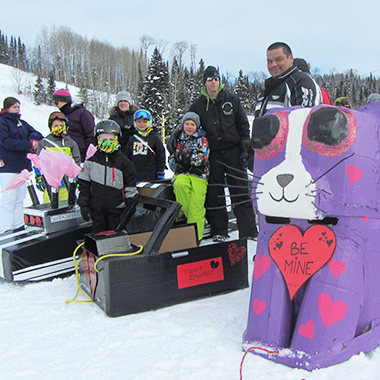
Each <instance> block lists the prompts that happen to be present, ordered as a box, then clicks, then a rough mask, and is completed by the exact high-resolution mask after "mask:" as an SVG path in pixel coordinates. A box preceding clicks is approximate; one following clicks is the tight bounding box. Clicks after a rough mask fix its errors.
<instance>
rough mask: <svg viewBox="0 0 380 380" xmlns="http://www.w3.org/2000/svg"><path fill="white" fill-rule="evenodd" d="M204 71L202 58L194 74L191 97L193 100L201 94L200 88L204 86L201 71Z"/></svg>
mask: <svg viewBox="0 0 380 380" xmlns="http://www.w3.org/2000/svg"><path fill="white" fill-rule="evenodd" d="M204 71H205V64H204V62H203V59H201V60H200V61H199V66H198V70H197V72H196V73H195V75H194V91H193V96H192V99H193V101H194V100H195V99H196V98H198V97H199V96H200V95H201V89H202V87H203V86H204V83H203V72H204Z"/></svg>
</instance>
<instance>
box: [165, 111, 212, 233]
mask: <svg viewBox="0 0 380 380" xmlns="http://www.w3.org/2000/svg"><path fill="white" fill-rule="evenodd" d="M181 127H182V128H181V129H180V130H179V133H177V132H176V135H177V136H178V137H177V139H176V143H175V144H173V145H175V146H176V148H175V151H174V152H173V153H172V154H171V155H170V157H169V167H170V169H171V170H173V172H174V176H173V191H174V194H175V197H176V201H177V202H178V203H181V205H182V208H181V213H182V214H184V215H185V217H186V218H187V222H188V223H197V231H198V239H199V240H201V239H202V238H203V230H204V226H205V219H206V218H205V215H206V209H205V206H204V204H205V200H206V192H207V184H208V177H209V170H210V169H209V166H210V164H209V162H208V157H209V146H208V141H207V138H206V132H205V131H204V130H203V129H202V128H200V119H199V116H198V114H196V113H195V112H187V113H186V114H185V116H184V117H183V118H182V121H181Z"/></svg>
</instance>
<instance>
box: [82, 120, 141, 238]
mask: <svg viewBox="0 0 380 380" xmlns="http://www.w3.org/2000/svg"><path fill="white" fill-rule="evenodd" d="M119 137H120V127H119V125H118V124H117V123H116V122H115V121H113V120H102V121H100V122H99V123H97V124H96V126H95V139H96V142H97V151H96V152H95V154H94V155H93V156H91V157H90V158H88V159H87V160H86V161H85V163H84V166H83V169H82V171H81V172H80V173H79V176H78V184H79V197H78V205H79V206H80V208H81V214H82V217H83V219H84V220H87V221H88V220H90V218H91V219H92V223H93V225H92V232H93V233H99V232H102V231H108V230H112V229H113V228H115V225H116V224H117V222H118V220H119V217H120V215H121V213H122V211H123V210H124V208H125V207H126V206H128V204H129V203H130V202H131V200H132V198H133V197H134V196H135V195H137V189H136V171H135V168H134V166H133V164H132V162H131V161H130V160H129V159H128V158H127V157H125V156H124V154H123V153H122V152H121V151H120V150H119V146H120V145H119Z"/></svg>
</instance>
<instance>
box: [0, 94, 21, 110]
mask: <svg viewBox="0 0 380 380" xmlns="http://www.w3.org/2000/svg"><path fill="white" fill-rule="evenodd" d="M16 103H20V101H18V100H17V99H16V98H12V97H11V96H10V97H9V98H5V99H4V101H3V108H4V109H5V110H7V109H8V108H11V107H12V106H13V105H14V104H16Z"/></svg>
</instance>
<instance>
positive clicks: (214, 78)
mask: <svg viewBox="0 0 380 380" xmlns="http://www.w3.org/2000/svg"><path fill="white" fill-rule="evenodd" d="M213 80H215V81H217V82H219V81H220V78H219V77H208V78H206V81H207V82H212V81H213Z"/></svg>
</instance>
